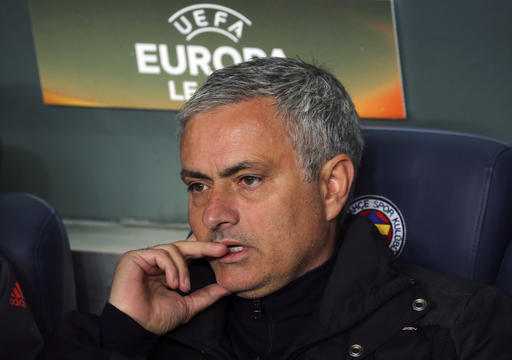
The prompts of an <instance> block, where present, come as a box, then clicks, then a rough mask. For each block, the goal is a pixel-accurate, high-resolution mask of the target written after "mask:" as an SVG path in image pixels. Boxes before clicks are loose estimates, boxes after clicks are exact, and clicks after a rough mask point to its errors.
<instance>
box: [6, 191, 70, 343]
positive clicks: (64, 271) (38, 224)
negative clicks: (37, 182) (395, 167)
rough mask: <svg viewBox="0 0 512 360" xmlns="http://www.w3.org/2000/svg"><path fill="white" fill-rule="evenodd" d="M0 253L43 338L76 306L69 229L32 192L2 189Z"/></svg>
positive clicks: (50, 208)
mask: <svg viewBox="0 0 512 360" xmlns="http://www.w3.org/2000/svg"><path fill="white" fill-rule="evenodd" d="M0 253H2V254H3V255H4V256H6V257H7V258H8V259H9V260H10V262H11V263H12V265H13V267H14V269H15V270H16V273H17V276H18V279H19V282H20V285H21V288H22V290H23V295H24V297H25V300H26V302H27V304H28V306H29V308H30V309H31V310H32V313H33V315H34V318H35V320H36V323H37V325H38V327H39V330H40V332H41V334H42V335H43V338H45V339H46V338H47V337H48V336H49V335H50V334H51V332H52V330H53V329H54V328H55V327H56V325H57V322H58V320H59V319H60V317H61V316H62V315H63V313H65V312H68V311H71V310H74V309H76V298H75V280H74V273H73V265H72V259H71V251H70V248H69V242H68V238H67V234H66V231H65V229H64V226H63V224H62V221H61V218H60V217H59V215H58V214H57V213H56V211H55V210H54V209H53V208H52V207H51V206H50V205H49V204H48V203H46V202H45V201H43V200H42V199H40V198H38V197H35V196H33V195H29V194H19V193H16V194H0Z"/></svg>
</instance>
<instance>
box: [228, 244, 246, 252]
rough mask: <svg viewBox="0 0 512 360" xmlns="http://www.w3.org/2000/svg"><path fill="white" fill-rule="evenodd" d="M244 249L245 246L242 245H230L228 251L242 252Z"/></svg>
mask: <svg viewBox="0 0 512 360" xmlns="http://www.w3.org/2000/svg"><path fill="white" fill-rule="evenodd" d="M243 249H244V247H243V246H240V245H228V251H229V252H230V253H237V252H240V251H242V250H243Z"/></svg>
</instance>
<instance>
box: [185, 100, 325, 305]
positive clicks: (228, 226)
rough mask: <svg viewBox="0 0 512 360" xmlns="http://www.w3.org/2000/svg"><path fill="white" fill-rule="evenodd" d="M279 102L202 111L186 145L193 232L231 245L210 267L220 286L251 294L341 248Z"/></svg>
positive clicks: (253, 102)
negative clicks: (291, 139)
mask: <svg viewBox="0 0 512 360" xmlns="http://www.w3.org/2000/svg"><path fill="white" fill-rule="evenodd" d="M272 102H273V99H271V98H266V97H260V98H255V99H252V100H250V101H244V102H240V103H236V104H232V105H226V106H222V107H218V108H215V109H213V110H211V111H208V112H205V113H200V114H197V115H195V116H193V117H192V118H191V119H190V120H189V122H188V124H187V126H186V128H185V132H184V134H183V137H182V142H181V165H182V178H183V181H184V182H185V183H186V184H187V186H188V190H189V207H188V216H189V222H190V225H191V227H192V231H193V232H194V234H195V236H196V238H197V239H198V240H199V241H214V242H220V243H223V244H225V245H227V246H228V247H229V248H230V253H228V254H227V255H226V256H224V257H222V258H219V259H211V260H210V264H211V266H212V268H213V270H214V272H215V275H216V278H217V282H218V283H219V284H220V285H222V286H223V287H225V288H227V289H229V290H231V291H233V292H236V293H238V295H239V296H242V297H247V298H254V297H261V296H265V295H267V294H270V293H272V292H274V291H276V290H277V289H280V288H282V287H283V286H285V285H286V284H288V283H289V282H290V281H292V280H293V279H295V278H297V277H299V276H301V275H303V274H305V273H306V272H308V271H309V270H312V269H314V268H315V267H318V266H319V265H321V264H322V263H324V262H325V261H326V260H327V259H328V258H329V257H330V255H331V254H332V251H333V246H334V234H333V231H332V226H330V225H329V223H328V222H327V221H326V216H325V210H324V203H323V200H322V196H321V191H320V188H319V185H318V183H317V182H310V183H308V182H306V181H304V172H303V170H302V168H301V166H300V162H299V158H298V156H297V154H296V152H295V150H294V149H293V148H292V146H291V144H290V142H289V140H288V137H287V135H286V133H285V129H284V126H283V123H282V121H281V119H280V118H276V117H274V112H275V110H276V107H275V106H274V105H272Z"/></svg>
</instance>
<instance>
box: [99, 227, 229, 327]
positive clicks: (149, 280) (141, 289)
mask: <svg viewBox="0 0 512 360" xmlns="http://www.w3.org/2000/svg"><path fill="white" fill-rule="evenodd" d="M227 252H228V250H227V247H226V246H224V245H221V244H215V243H208V242H201V241H197V240H196V239H195V237H194V235H192V236H191V237H190V238H188V239H187V240H186V241H179V242H175V243H172V244H167V245H159V246H155V247H153V248H150V249H144V250H135V251H129V252H127V253H126V254H124V255H123V256H122V257H121V259H120V261H119V264H118V265H117V268H116V271H115V273H114V280H113V283H112V290H111V292H110V299H109V302H110V303H111V304H112V305H114V306H115V307H117V308H118V309H119V310H121V311H123V312H124V313H126V314H127V315H128V316H130V317H131V318H132V319H134V320H135V321H137V322H138V323H139V324H140V325H141V326H142V327H144V328H145V329H146V330H149V331H151V332H152V333H154V334H157V335H162V334H165V333H166V332H168V331H171V330H173V329H175V328H176V327H178V326H180V325H183V324H185V323H187V322H188V321H190V319H192V317H193V316H194V315H196V314H197V313H198V312H200V311H202V310H204V309H206V308H207V307H209V306H211V305H212V304H213V303H215V302H216V301H217V300H219V299H220V298H222V297H223V296H226V295H228V294H229V291H228V290H226V289H224V288H223V287H222V286H220V285H218V284H211V285H208V286H206V287H204V288H202V289H199V290H197V291H195V292H193V293H191V294H189V295H185V296H182V295H180V294H179V293H178V292H176V291H173V290H171V289H174V290H176V289H179V290H181V291H182V292H185V293H188V292H189V291H190V276H189V271H188V266H187V260H189V259H197V258H202V257H221V256H224V255H226V253H227ZM169 288H170V289H169Z"/></svg>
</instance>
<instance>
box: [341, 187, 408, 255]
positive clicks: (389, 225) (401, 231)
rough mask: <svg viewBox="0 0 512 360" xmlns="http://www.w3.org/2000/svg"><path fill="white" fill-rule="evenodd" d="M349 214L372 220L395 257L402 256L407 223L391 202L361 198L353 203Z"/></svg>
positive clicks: (371, 197)
mask: <svg viewBox="0 0 512 360" xmlns="http://www.w3.org/2000/svg"><path fill="white" fill-rule="evenodd" d="M349 212H350V213H352V214H354V215H363V216H366V217H367V218H368V219H370V220H371V222H372V223H373V224H374V225H375V226H376V227H377V229H378V230H379V233H380V234H381V235H382V237H383V238H384V240H385V241H386V243H387V244H388V246H389V248H390V249H391V250H392V251H393V253H394V254H395V256H399V255H400V253H401V252H402V250H403V248H404V244H405V222H404V217H403V216H402V213H401V212H400V210H399V209H398V207H397V206H396V205H395V204H393V202H391V200H389V199H386V198H385V197H383V196H378V195H365V196H360V197H358V198H356V199H355V200H354V201H353V202H352V204H351V205H350V207H349Z"/></svg>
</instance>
